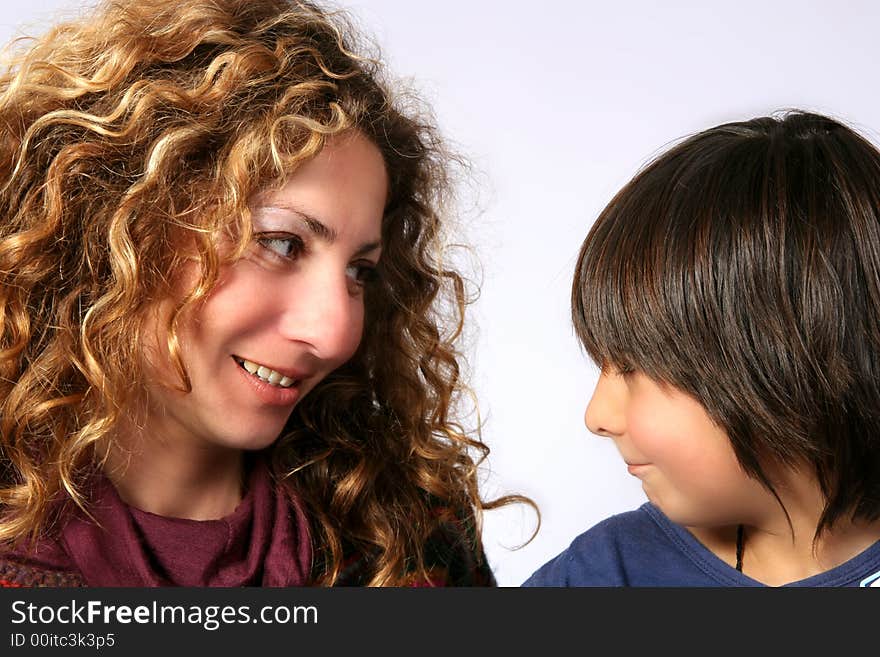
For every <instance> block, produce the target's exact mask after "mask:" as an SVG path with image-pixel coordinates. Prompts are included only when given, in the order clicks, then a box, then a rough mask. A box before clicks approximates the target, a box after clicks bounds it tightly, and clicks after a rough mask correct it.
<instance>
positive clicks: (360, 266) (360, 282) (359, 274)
mask: <svg viewBox="0 0 880 657" xmlns="http://www.w3.org/2000/svg"><path fill="white" fill-rule="evenodd" d="M346 274H347V275H348V277H349V278H350V279H351V280H352V281H353V282H354V283H355V284H356V285H357V286H359V287H364V286H365V285H367V284H368V283H371V282H373V281H374V280H376V277H377V274H376V265H374V264H373V263H371V262H358V263H353V264H350V265H349V266H348V269H346Z"/></svg>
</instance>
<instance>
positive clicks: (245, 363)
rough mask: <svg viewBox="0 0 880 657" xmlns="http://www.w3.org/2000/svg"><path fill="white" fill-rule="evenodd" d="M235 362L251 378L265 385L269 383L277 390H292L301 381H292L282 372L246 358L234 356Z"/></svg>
mask: <svg viewBox="0 0 880 657" xmlns="http://www.w3.org/2000/svg"><path fill="white" fill-rule="evenodd" d="M233 358H234V359H235V362H236V363H238V366H239V367H241V368H242V369H243V370H245V371H246V372H247V373H248V374H250V375H251V376H253V377H255V378H257V379H259V380H260V381H263V382H264V383H268V384H269V385H271V386H275V387H276V388H290V387H291V386H293V385H295V384H297V383H298V382H299V381H298V380H297V379H292V378H290V377H289V376H285V375H284V374H282V373H281V372H277V371H276V370H273V369H272V368H270V367H266V366H265V365H260V364H259V363H255V362H253V361H251V360H246V359H244V358H239V357H238V356H233Z"/></svg>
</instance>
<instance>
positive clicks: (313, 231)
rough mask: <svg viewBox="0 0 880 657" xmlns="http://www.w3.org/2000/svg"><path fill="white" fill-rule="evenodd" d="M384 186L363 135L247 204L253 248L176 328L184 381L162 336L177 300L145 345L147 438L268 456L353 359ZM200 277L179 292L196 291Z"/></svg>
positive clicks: (166, 306)
mask: <svg viewBox="0 0 880 657" xmlns="http://www.w3.org/2000/svg"><path fill="white" fill-rule="evenodd" d="M387 188H388V178H387V175H386V173H385V165H384V161H383V158H382V155H381V153H380V152H379V150H378V149H377V148H376V147H375V146H374V145H373V144H372V142H370V141H368V140H367V139H366V138H365V137H363V136H361V135H360V134H358V133H354V134H353V135H351V136H342V137H339V138H336V139H334V140H331V141H330V142H328V144H327V145H326V146H325V147H324V149H323V150H322V151H321V152H320V153H319V154H318V156H316V157H315V158H314V159H312V160H310V161H309V162H307V163H306V164H304V165H303V166H302V167H301V168H299V169H298V170H297V171H296V172H295V173H294V174H293V175H292V176H291V177H290V178H289V179H288V180H287V182H286V183H285V184H284V186H283V187H281V188H280V189H279V190H278V191H274V192H271V193H267V194H265V195H262V196H260V197H259V198H258V199H257V200H256V201H255V202H254V203H253V204H252V217H253V227H254V234H255V235H254V241H253V243H252V244H251V245H250V247H249V249H248V251H247V253H246V254H245V255H244V257H243V258H242V259H240V260H238V261H236V262H235V263H234V264H232V265H229V266H227V267H226V268H225V269H224V270H223V271H222V273H221V276H220V280H219V282H218V284H217V286H216V287H215V288H214V289H213V290H212V292H211V293H210V294H209V296H208V297H207V299H206V300H205V301H204V302H203V303H201V304H199V305H198V306H197V307H195V308H193V309H192V311H191V312H188V313H187V314H186V315H184V316H182V317H181V322H180V325H179V330H178V336H179V338H180V353H181V356H182V360H183V364H184V366H185V367H186V369H187V372H188V374H189V376H190V381H191V383H192V390H191V392H189V393H185V392H182V391H178V390H175V389H173V388H171V387H169V384H170V383H171V382H174V381H177V380H178V379H177V378H176V376H175V372H174V369H173V367H172V364H171V360H170V358H169V355H168V349H167V347H166V346H165V345H166V340H167V336H166V333H165V329H164V326H165V324H164V322H165V318H167V316H168V314H169V313H170V310H171V308H172V307H173V304H174V300H173V299H169V300H167V301H165V302H163V304H160V307H159V308H158V309H157V310H158V312H157V318H158V319H157V321H156V323H155V324H152V325H151V326H150V327H149V330H148V331H147V334H146V336H145V341H146V342H145V351H146V353H147V359H148V362H149V364H150V370H151V372H150V373H151V377H150V378H151V381H150V384H149V400H148V401H149V410H148V413H149V415H148V417H147V419H146V422H147V426H146V427H145V429H146V430H147V435H152V436H159V437H161V438H163V439H165V440H166V441H176V442H180V441H183V442H185V443H188V444H194V445H197V446H199V447H209V446H212V445H213V446H222V447H225V448H233V449H261V448H263V447H266V446H268V445H269V444H271V443H272V442H273V441H274V440H275V439H276V438H277V437H278V435H279V433H280V432H281V430H282V428H283V426H284V424H285V422H286V421H287V419H288V417H289V416H290V413H291V411H292V410H293V408H294V406H295V405H296V404H297V403H298V402H299V400H301V399H302V398H303V396H305V395H306V394H307V393H308V392H309V391H310V390H311V389H313V388H314V387H315V385H317V384H318V383H319V382H320V381H321V379H323V378H324V377H325V376H326V375H327V374H329V373H330V372H331V371H333V370H334V369H336V368H337V367H339V366H340V365H342V364H343V363H345V362H346V361H347V360H348V359H349V358H351V356H352V355H353V354H354V353H355V351H356V349H357V347H358V344H359V342H360V340H361V335H362V331H363V320H364V290H363V285H362V284H363V282H364V278H365V276H366V275H368V273H369V270H371V269H372V268H373V267H374V266H375V265H376V264H377V261H378V259H379V256H380V253H381V244H380V241H381V227H382V217H383V213H384V205H385V198H386V194H387ZM197 276H198V265H197V264H196V263H195V262H193V263H192V266H191V267H189V268H188V269H187V270H186V271H184V272H182V274H181V280H180V285H181V288H182V289H188V288H189V287H191V286H192V284H193V283H194V282H195V281H196V280H197Z"/></svg>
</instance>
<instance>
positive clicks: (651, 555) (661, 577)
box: [522, 502, 880, 587]
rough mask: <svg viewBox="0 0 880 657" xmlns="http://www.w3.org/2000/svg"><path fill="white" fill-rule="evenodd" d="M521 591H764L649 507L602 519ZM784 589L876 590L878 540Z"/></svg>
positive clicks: (879, 556) (879, 562)
mask: <svg viewBox="0 0 880 657" xmlns="http://www.w3.org/2000/svg"><path fill="white" fill-rule="evenodd" d="M522 585H523V586H678V587H685V586H763V584H762V583H761V582H758V581H757V580H754V579H752V578H750V577H748V576H747V575H743V574H742V573H741V572H739V571H738V570H736V568H734V567H733V566H731V565H730V564H728V563H726V562H724V561H722V560H721V559H719V558H718V557H717V556H716V555H715V554H714V553H713V552H712V551H710V550H709V549H708V548H707V547H706V546H704V545H703V544H702V543H700V542H699V541H698V540H697V539H696V538H695V537H694V536H693V535H692V534H691V533H690V532H688V531H687V530H686V529H684V528H683V527H681V526H679V525H676V524H675V523H674V522H672V521H671V520H670V519H669V518H667V517H666V516H665V515H664V514H663V513H662V512H661V511H660V509H658V508H657V507H655V506H654V505H653V504H651V503H650V502H647V503H645V504H643V505H642V506H641V507H639V508H638V509H637V510H635V511H629V512H627V513H621V514H618V515H616V516H612V517H610V518H608V519H607V520H603V521H602V522H600V523H599V524H597V525H596V526H595V527H593V528H592V529H589V530H587V531H586V532H584V533H583V534H581V535H580V536H578V537H577V538H576V539H574V541H572V543H571V545H570V546H569V547H568V549H567V550H565V551H563V552H562V553H560V554H559V555H558V556H556V557H555V558H553V559H551V560H550V561H548V562H547V563H546V564H544V565H543V566H541V567H540V568H539V569H538V570H537V571H535V573H534V574H533V575H532V576H531V577H529V578H528V579H527V580H526V581H525V582H523V584H522ZM786 586H880V541H878V542H876V543H874V544H873V545H871V546H870V547H869V548H867V549H866V550H864V551H863V552H861V553H860V554H858V555H856V556H855V557H853V558H852V559H850V560H849V561H847V562H846V563H843V564H841V565H839V566H837V567H836V568H832V569H831V570H828V571H826V572H824V573H819V574H818V575H813V576H812V577H808V578H807V579H803V580H800V581H798V582H791V583H789V584H786Z"/></svg>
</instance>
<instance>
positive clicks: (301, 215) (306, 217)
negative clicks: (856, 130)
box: [258, 203, 382, 256]
mask: <svg viewBox="0 0 880 657" xmlns="http://www.w3.org/2000/svg"><path fill="white" fill-rule="evenodd" d="M258 209H259V210H284V211H285V212H289V213H291V214H292V215H294V216H295V217H296V218H297V219H298V220H299V221H300V222H301V223H302V224H303V225H304V226H305V227H306V228H307V229H308V230H309V232H310V233H312V234H313V235H314V236H315V237H317V238H318V239H320V240H321V241H323V242H326V243H327V244H333V243H334V242H335V241H336V239H337V238H338V237H339V234H338V233H337V232H336V231H335V230H333V229H332V228H331V227H330V226H328V225H327V224H325V223H323V222H321V221H320V220H318V219H316V218H315V217H313V216H312V215H310V214H309V213H308V212H304V211H303V210H300V209H299V208H297V207H294V206H292V205H288V204H286V203H270V204H268V205H262V206H260V207H259V208H258ZM380 246H382V243H381V241H378V240H377V241H375V242H366V243H364V244H363V245H361V247H360V248H358V250H357V251H356V252H355V255H356V256H361V255H364V254H366V253H369V252H370V251H375V250H376V249H378V248H379V247H380Z"/></svg>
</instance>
